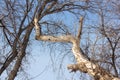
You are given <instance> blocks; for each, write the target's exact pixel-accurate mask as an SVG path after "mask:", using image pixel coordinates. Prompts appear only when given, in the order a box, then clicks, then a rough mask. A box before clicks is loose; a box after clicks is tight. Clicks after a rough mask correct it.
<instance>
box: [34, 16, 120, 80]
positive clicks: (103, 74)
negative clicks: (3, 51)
mask: <svg viewBox="0 0 120 80" xmlns="http://www.w3.org/2000/svg"><path fill="white" fill-rule="evenodd" d="M34 22H35V30H36V39H37V40H42V41H49V42H68V43H72V45H73V46H72V52H73V55H74V56H75V58H76V61H77V63H76V64H70V65H68V69H71V70H72V71H73V72H76V71H78V70H79V71H82V72H84V73H88V74H90V75H91V76H93V77H94V79H95V80H120V79H118V78H116V77H114V76H113V75H112V74H111V73H108V72H107V71H106V70H105V69H103V68H101V67H100V66H99V65H98V64H94V63H92V62H91V61H89V60H88V59H87V58H85V57H84V56H83V55H82V52H81V51H80V46H79V44H80V39H81V33H82V23H83V17H82V18H81V19H80V27H79V30H78V35H77V36H76V37H74V36H72V35H63V36H49V35H41V34H40V33H41V32H39V31H41V30H40V29H41V28H40V26H39V24H38V18H37V17H36V18H35V19H34Z"/></svg>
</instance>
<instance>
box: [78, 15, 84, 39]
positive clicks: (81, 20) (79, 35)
mask: <svg viewBox="0 0 120 80" xmlns="http://www.w3.org/2000/svg"><path fill="white" fill-rule="evenodd" d="M83 19H84V18H83V17H81V18H80V26H79V29H78V34H77V38H78V39H81V35H82V27H83Z"/></svg>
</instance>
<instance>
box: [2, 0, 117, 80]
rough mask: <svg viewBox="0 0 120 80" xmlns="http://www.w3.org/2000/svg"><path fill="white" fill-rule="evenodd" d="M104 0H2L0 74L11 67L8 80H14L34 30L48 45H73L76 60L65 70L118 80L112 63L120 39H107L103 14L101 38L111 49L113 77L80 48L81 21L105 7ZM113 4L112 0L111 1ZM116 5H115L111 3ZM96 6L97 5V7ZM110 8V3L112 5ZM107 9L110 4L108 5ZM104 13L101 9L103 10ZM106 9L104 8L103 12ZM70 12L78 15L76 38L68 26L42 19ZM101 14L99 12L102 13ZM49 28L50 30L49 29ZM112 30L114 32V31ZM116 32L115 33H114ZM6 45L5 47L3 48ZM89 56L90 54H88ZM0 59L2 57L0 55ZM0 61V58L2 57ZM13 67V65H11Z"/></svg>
mask: <svg viewBox="0 0 120 80" xmlns="http://www.w3.org/2000/svg"><path fill="white" fill-rule="evenodd" d="M106 2H107V0H106V1H105V2H104V1H99V0H95V1H94V0H93V1H92V0H25V1H19V0H18V1H16V0H12V1H11V0H3V1H1V2H0V3H2V4H3V6H1V8H0V10H1V11H0V12H1V14H0V15H2V18H1V20H0V21H1V24H2V26H1V25H0V27H1V28H2V30H3V31H2V32H3V34H4V38H5V41H4V42H5V43H6V47H7V48H6V49H5V50H7V52H6V53H5V54H4V53H2V54H0V55H3V54H4V60H3V61H2V62H0V63H1V64H0V75H1V74H2V73H3V72H4V71H6V70H7V68H8V67H10V70H9V71H8V80H14V79H15V77H16V76H17V73H18V72H19V69H20V67H21V65H22V61H23V58H24V57H25V56H26V53H27V47H28V43H29V41H30V35H31V34H33V33H32V31H33V30H34V28H35V33H34V34H35V35H36V36H35V39H36V40H40V41H48V42H63V43H70V44H72V52H73V55H74V57H75V59H76V64H70V65H68V66H67V67H68V69H71V71H72V72H76V71H78V70H79V71H81V72H83V73H88V74H90V75H91V76H93V77H94V79H95V80H107V79H110V80H118V78H117V77H119V74H118V71H117V68H118V67H116V64H115V59H116V57H115V48H117V44H118V43H119V37H118V38H117V40H116V42H114V43H115V44H113V43H112V41H111V40H110V37H109V35H110V34H109V31H111V30H108V32H107V31H106V29H105V27H104V25H103V24H105V23H104V20H103V19H104V17H103V16H104V15H103V14H100V16H101V21H102V31H101V32H102V35H104V36H105V37H106V38H107V40H108V43H109V44H110V49H111V50H112V58H111V59H112V62H111V64H112V66H113V68H114V73H115V75H116V77H115V76H114V75H113V74H112V73H110V72H109V71H107V70H105V69H104V68H103V67H102V66H100V64H98V63H94V62H93V61H92V60H90V59H89V58H90V57H89V56H87V57H85V56H86V55H85V54H86V53H85V51H84V50H83V49H82V48H81V47H80V44H81V43H82V42H81V40H82V37H81V36H82V34H83V32H82V30H83V28H84V27H83V23H84V22H85V21H84V19H85V18H86V15H87V16H89V13H88V12H91V13H96V12H97V13H98V11H99V10H101V7H104V6H103V5H105V6H106ZM110 2H112V0H110ZM114 3H116V2H114ZM98 4H99V6H98ZM111 5H112V3H111ZM108 6H109V5H108ZM102 10H103V9H102ZM104 10H105V9H104ZM66 12H69V13H71V14H74V15H75V16H76V17H77V18H79V17H80V16H81V17H80V20H79V21H80V24H79V28H78V30H77V33H76V35H74V33H72V32H73V31H72V30H71V32H70V31H69V28H70V27H68V26H65V23H64V22H61V23H58V22H56V21H53V20H51V19H49V20H45V19H44V18H45V17H46V16H49V15H52V14H53V16H52V17H54V14H59V13H66ZM101 12H102V11H101ZM51 26H52V27H51ZM113 31H115V30H113ZM115 32H116V31H115ZM116 36H117V35H116ZM3 46H5V45H3ZM88 54H90V53H88ZM0 57H1V56H0ZM2 58H3V57H2ZM98 62H99V61H98ZM11 64H12V65H11Z"/></svg>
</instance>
